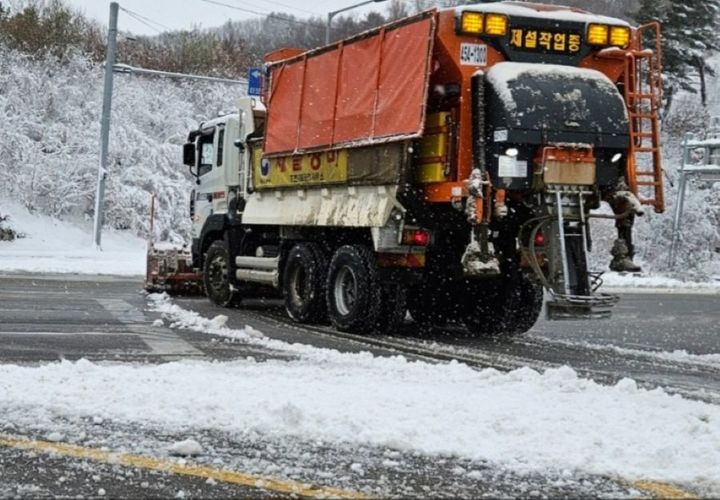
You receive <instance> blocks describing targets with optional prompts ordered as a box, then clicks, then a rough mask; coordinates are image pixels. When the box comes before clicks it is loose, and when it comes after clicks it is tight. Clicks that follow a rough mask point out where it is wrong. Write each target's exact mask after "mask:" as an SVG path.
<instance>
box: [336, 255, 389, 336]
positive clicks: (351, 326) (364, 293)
mask: <svg viewBox="0 0 720 500" xmlns="http://www.w3.org/2000/svg"><path fill="white" fill-rule="evenodd" d="M326 297H327V298H326V302H327V312H328V317H329V319H330V322H331V323H332V324H333V326H334V327H335V328H337V329H338V330H340V331H343V332H353V333H370V332H373V331H376V330H377V326H378V325H377V324H378V320H379V318H380V315H381V309H382V288H381V287H380V286H379V283H378V280H377V275H376V272H375V259H374V256H373V253H372V251H370V249H369V248H367V247H365V246H362V245H345V246H342V247H340V248H338V249H337V250H336V251H335V254H334V255H333V258H332V261H331V262H330V267H329V268H328V275H327V280H326Z"/></svg>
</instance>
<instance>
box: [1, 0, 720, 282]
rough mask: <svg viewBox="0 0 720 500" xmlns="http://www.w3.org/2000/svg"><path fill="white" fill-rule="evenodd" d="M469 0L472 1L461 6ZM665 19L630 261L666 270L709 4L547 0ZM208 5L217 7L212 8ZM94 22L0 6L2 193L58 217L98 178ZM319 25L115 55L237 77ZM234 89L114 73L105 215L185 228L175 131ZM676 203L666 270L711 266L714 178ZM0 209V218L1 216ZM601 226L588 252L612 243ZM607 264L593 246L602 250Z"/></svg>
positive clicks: (248, 29) (384, 17)
mask: <svg viewBox="0 0 720 500" xmlns="http://www.w3.org/2000/svg"><path fill="white" fill-rule="evenodd" d="M458 3H462V2H450V1H431V0H414V1H402V0H391V1H387V2H385V3H379V4H378V11H377V12H371V13H369V14H365V15H362V16H353V15H344V16H339V17H336V18H335V20H334V21H333V37H334V38H342V37H346V36H350V35H352V34H355V33H358V32H361V31H364V30H366V29H369V28H371V27H374V26H377V25H380V24H382V23H385V22H387V21H388V20H393V19H396V18H399V17H403V16H405V15H408V14H412V13H414V12H417V11H419V10H423V9H426V8H430V7H433V6H448V5H456V4H458ZM465 3H472V2H465ZM545 3H561V4H566V5H567V4H570V5H575V6H578V7H582V8H584V9H587V10H591V11H595V12H598V13H602V14H606V15H614V16H617V17H622V18H624V19H627V20H629V21H631V22H635V23H643V22H647V21H651V20H660V21H661V22H663V27H664V47H663V49H664V54H665V68H666V73H665V81H666V91H665V98H666V104H667V105H666V109H665V112H664V120H663V130H664V144H665V147H664V154H665V166H666V174H667V175H666V188H667V196H666V198H667V199H668V202H669V203H668V205H669V206H668V211H667V212H666V213H665V214H663V215H657V214H648V215H647V216H646V217H644V218H643V219H641V220H639V221H638V223H637V224H636V226H637V231H638V235H639V237H638V241H639V245H638V246H639V256H640V258H641V260H642V261H644V262H645V263H646V267H647V268H649V270H659V271H672V270H670V269H669V268H668V266H667V258H666V252H667V245H668V241H669V238H670V227H671V219H672V216H671V214H672V209H673V203H674V200H675V193H676V187H675V186H676V185H677V184H676V180H677V173H676V170H677V166H678V162H679V146H680V142H681V140H682V137H683V136H684V134H686V133H696V134H698V135H699V136H702V134H703V133H704V131H705V130H706V127H707V123H708V120H709V117H710V115H712V114H720V92H719V91H718V90H719V89H720V81H719V80H718V77H717V76H716V70H720V64H718V62H719V61H720V58H718V56H717V51H718V44H719V42H718V36H719V34H718V30H717V29H716V26H718V11H719V10H720V0H704V1H699V0H683V1H679V0H631V1H628V0H557V1H556V0H552V1H550V0H545ZM218 8H220V7H218ZM105 30H106V28H105V27H104V26H102V25H101V24H99V23H97V22H95V21H92V20H90V19H87V18H86V17H85V16H84V15H83V14H82V13H80V12H78V11H76V10H74V9H72V8H70V7H69V6H68V5H67V4H65V3H64V2H63V1H62V0H11V1H7V0H4V1H0V53H2V56H0V134H2V136H3V138H4V139H3V141H0V192H2V195H3V196H9V197H11V198H13V199H15V200H18V201H20V202H22V203H23V204H24V205H25V206H27V207H29V208H31V209H32V210H36V211H39V212H42V213H47V214H51V215H53V216H55V217H58V218H72V217H81V218H83V217H84V218H91V217H92V216H93V211H94V189H95V182H96V181H95V179H96V175H97V162H98V158H97V155H98V153H97V150H98V145H97V144H98V137H99V115H100V104H101V100H102V71H101V67H100V64H101V62H102V60H103V58H104V50H105V49H104V37H105ZM324 35H325V20H324V19H322V18H320V17H310V18H307V17H306V18H300V17H297V16H295V15H293V14H290V13H288V12H280V11H278V12H272V13H269V14H268V15H266V16H264V17H257V18H254V19H250V20H245V21H237V22H228V23H226V24H225V25H223V26H218V27H216V28H212V29H193V30H188V31H175V32H162V33H159V34H157V35H156V36H137V35H133V34H129V33H125V34H123V36H121V37H120V42H119V55H118V60H119V61H120V62H122V63H126V64H131V65H134V66H141V67H145V68H152V69H160V70H167V71H175V72H185V73H195V74H203V75H211V76H224V77H231V78H237V77H241V76H245V75H246V71H247V69H248V68H249V67H254V66H257V65H259V64H261V62H262V59H263V55H264V54H265V53H267V52H269V51H272V50H274V49H276V48H279V47H287V46H296V47H305V48H309V47H314V46H318V45H322V44H323V43H324ZM238 94H239V90H238V88H237V87H231V86H219V85H211V84H198V83H189V82H178V81H171V80H164V79H161V80H158V79H154V80H153V79H146V78H138V77H133V76H128V75H117V76H116V87H115V95H114V106H113V115H112V121H113V129H112V130H113V132H112V137H111V169H110V172H109V177H108V189H107V192H108V200H107V210H108V212H107V217H106V221H107V223H108V224H110V225H112V226H114V227H116V228H120V229H130V230H132V231H133V232H134V233H136V234H140V235H145V234H147V231H148V213H149V194H150V193H152V192H155V193H157V194H158V197H159V200H160V210H159V218H160V220H159V224H158V227H159V233H160V234H159V236H160V237H161V238H164V239H170V240H175V241H182V240H183V239H184V238H185V237H186V236H187V234H188V227H189V220H188V217H187V205H188V196H189V195H188V191H189V189H190V184H189V180H188V179H189V178H188V174H187V171H186V169H185V168H184V167H182V166H181V165H179V163H180V162H179V150H180V147H179V146H180V145H181V144H182V143H183V142H184V140H185V137H186V134H187V131H188V130H189V129H191V128H192V127H194V126H196V125H197V123H198V122H199V121H202V120H203V119H206V118H210V117H214V116H217V115H218V114H220V113H225V112H229V111H232V109H233V105H234V102H235V100H236V98H237V97H238ZM691 191H692V195H691V197H690V199H689V200H688V202H687V205H686V213H687V214H688V215H687V222H686V227H687V228H688V229H687V231H686V232H685V236H684V239H685V241H684V245H683V252H684V256H685V258H684V259H681V261H680V262H681V264H680V267H678V268H676V269H675V271H680V272H684V271H685V270H687V269H688V268H689V269H690V270H691V271H692V272H693V273H695V274H698V275H703V274H708V273H716V274H717V273H720V258H719V257H718V250H717V249H718V247H720V229H719V228H720V183H716V184H708V183H697V184H694V185H693V186H691ZM0 215H2V214H0ZM612 238H613V231H612V228H611V226H609V225H608V226H603V227H601V230H600V237H599V238H598V241H597V245H596V246H597V247H598V248H605V247H606V246H608V245H609V244H610V243H611V240H612ZM600 259H601V260H606V256H605V255H601V256H600Z"/></svg>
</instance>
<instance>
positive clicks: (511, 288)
mask: <svg viewBox="0 0 720 500" xmlns="http://www.w3.org/2000/svg"><path fill="white" fill-rule="evenodd" d="M542 305H543V289H542V286H540V285H539V284H538V283H536V282H535V281H533V280H531V279H530V277H529V276H528V275H527V274H526V273H522V272H517V273H513V274H511V275H510V276H507V275H506V276H505V277H504V278H503V279H501V280H488V281H473V282H470V283H468V293H467V300H466V303H465V311H464V316H463V321H464V323H465V326H467V328H468V330H469V331H470V334H472V335H493V336H494V335H518V334H521V333H525V332H527V331H528V330H530V329H531V328H532V327H533V325H534V324H535V322H536V321H537V319H538V316H540V311H541V310H542Z"/></svg>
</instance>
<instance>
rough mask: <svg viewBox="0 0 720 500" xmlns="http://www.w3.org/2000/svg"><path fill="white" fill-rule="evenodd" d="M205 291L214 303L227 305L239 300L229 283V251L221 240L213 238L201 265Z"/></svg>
mask: <svg viewBox="0 0 720 500" xmlns="http://www.w3.org/2000/svg"><path fill="white" fill-rule="evenodd" d="M203 284H204V285H205V293H207V296H208V298H209V299H210V301H211V302H213V303H214V304H217V305H219V306H222V307H228V306H230V305H232V304H233V303H235V302H237V301H238V300H239V297H238V294H237V292H236V291H235V290H234V289H233V287H232V286H231V284H230V252H229V251H228V248H227V244H226V243H225V242H224V241H222V240H215V241H213V242H212V244H211V245H210V247H209V248H208V251H207V254H206V255H205V263H204V266H203Z"/></svg>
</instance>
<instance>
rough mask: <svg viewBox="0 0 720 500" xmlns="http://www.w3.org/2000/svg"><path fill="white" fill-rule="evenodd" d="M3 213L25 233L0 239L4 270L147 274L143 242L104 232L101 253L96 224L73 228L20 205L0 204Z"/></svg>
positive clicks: (126, 234)
mask: <svg viewBox="0 0 720 500" xmlns="http://www.w3.org/2000/svg"><path fill="white" fill-rule="evenodd" d="M0 214H3V215H9V216H10V218H9V221H8V222H9V223H10V226H11V227H13V228H16V229H18V230H19V231H20V232H22V233H23V234H24V237H23V238H18V239H16V240H14V241H0V271H10V272H19V271H24V272H44V273H80V274H114V275H125V276H131V275H144V274H145V250H146V247H147V244H146V243H145V241H144V240H142V239H140V238H138V237H136V236H133V235H132V234H130V233H129V232H128V231H116V230H111V229H110V230H109V229H105V230H104V231H103V237H102V248H103V251H102V252H100V251H97V250H95V248H94V245H93V232H92V221H83V222H82V223H80V224H73V223H70V222H65V221H58V220H57V219H53V218H51V217H48V216H44V215H37V214H31V213H30V212H28V210H27V209H26V208H25V207H23V206H21V205H20V204H18V203H8V202H0Z"/></svg>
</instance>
